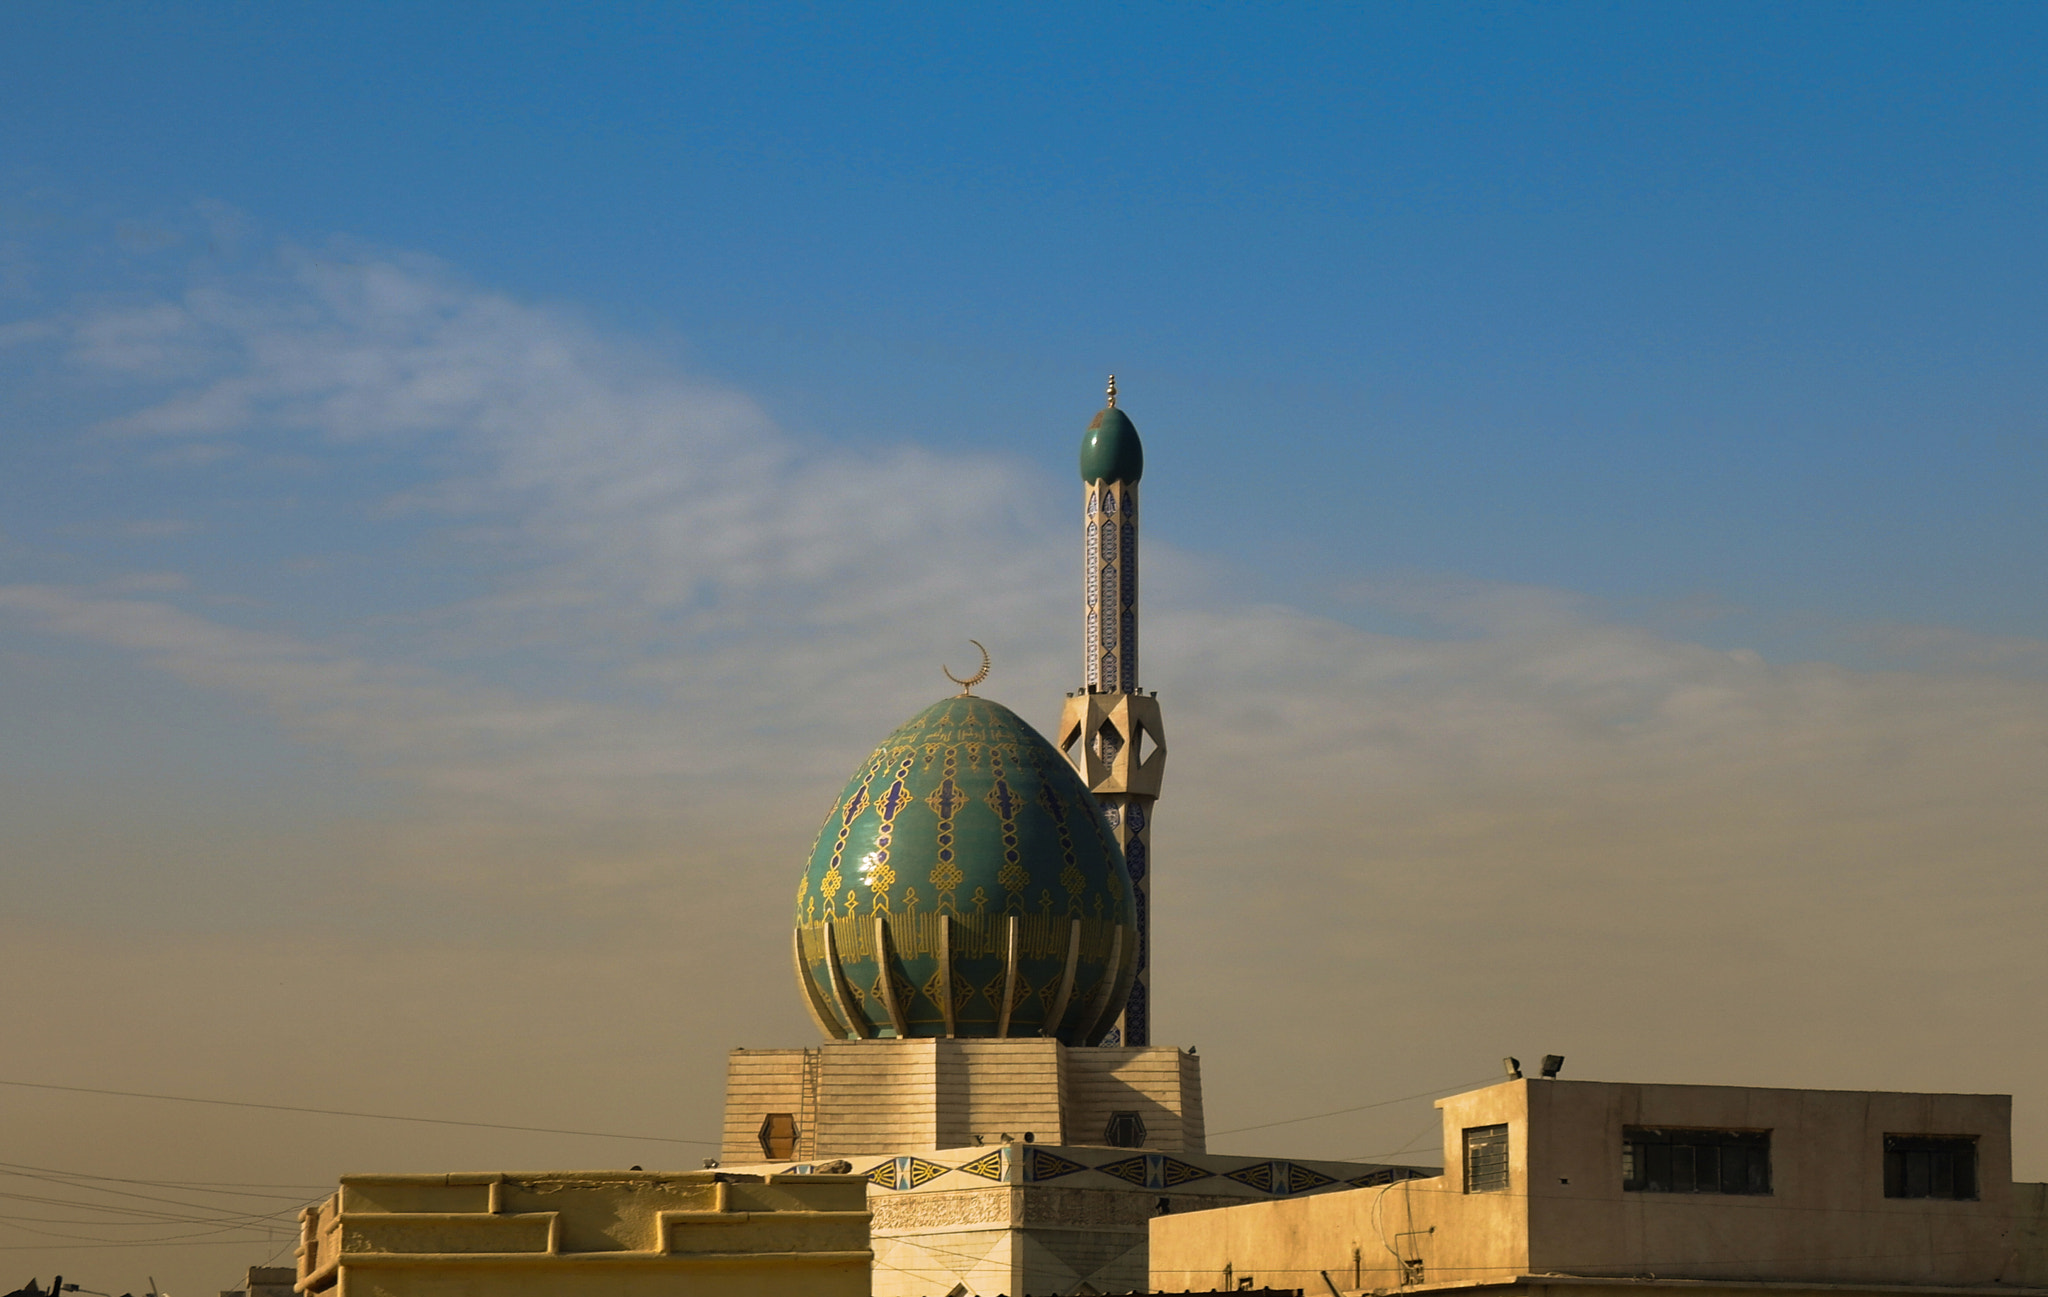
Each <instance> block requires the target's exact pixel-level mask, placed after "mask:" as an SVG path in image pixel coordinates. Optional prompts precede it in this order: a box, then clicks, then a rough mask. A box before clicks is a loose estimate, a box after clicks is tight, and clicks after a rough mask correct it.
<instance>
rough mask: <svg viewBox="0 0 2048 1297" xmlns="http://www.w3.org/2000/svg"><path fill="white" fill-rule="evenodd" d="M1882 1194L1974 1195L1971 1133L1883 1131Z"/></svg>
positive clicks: (1974, 1160)
mask: <svg viewBox="0 0 2048 1297" xmlns="http://www.w3.org/2000/svg"><path fill="white" fill-rule="evenodd" d="M1884 1196H1885V1197H1887V1198H1961V1199H1966V1200H1967V1199H1973V1198H1975V1197H1976V1196H1977V1137H1976V1136H1975V1135H1943V1136H1932V1135H1886V1136H1885V1137H1884Z"/></svg>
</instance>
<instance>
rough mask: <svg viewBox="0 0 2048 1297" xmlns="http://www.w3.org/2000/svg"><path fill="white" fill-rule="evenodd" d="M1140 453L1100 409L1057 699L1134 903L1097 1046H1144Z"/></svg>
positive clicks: (1147, 861) (1146, 954) (1147, 768)
mask: <svg viewBox="0 0 2048 1297" xmlns="http://www.w3.org/2000/svg"><path fill="white" fill-rule="evenodd" d="M1144 472H1145V448H1144V447H1143V446H1142V445H1140V444H1139V441H1138V430H1137V428H1136V427H1135V426H1133V425H1132V423H1131V420H1130V418H1129V416H1127V415H1126V414H1125V413H1124V412H1123V411H1122V410H1119V409H1117V408H1116V376H1115V375H1114V374H1112V375H1110V379H1109V404H1108V405H1107V406H1105V407H1104V408H1103V411H1102V413H1100V414H1098V415H1096V416H1095V421H1094V422H1093V423H1090V424H1089V425H1088V431H1087V434H1086V435H1085V436H1084V437H1083V438H1082V440H1081V482H1082V491H1081V524H1082V533H1081V534H1082V537H1083V540H1082V553H1083V563H1082V576H1081V601H1082V606H1081V617H1082V623H1081V624H1082V675H1081V678H1082V681H1083V686H1082V688H1081V690H1080V691H1079V692H1077V693H1071V694H1068V695H1067V703H1066V708H1065V710H1064V711H1063V712H1062V713H1061V716H1060V729H1059V747H1060V750H1061V751H1063V752H1065V753H1066V754H1067V758H1068V759H1069V760H1071V761H1072V762H1073V763H1074V768H1075V769H1076V770H1078V771H1080V773H1081V780H1082V782H1083V783H1085V784H1087V785H1088V790H1089V791H1090V792H1092V793H1094V794H1095V797H1096V800H1097V801H1099V802H1101V803H1102V808H1103V810H1104V811H1106V812H1107V813H1108V815H1109V822H1110V825H1111V826H1112V827H1113V828H1114V829H1115V830H1116V837H1117V844H1118V845H1119V846H1121V847H1122V848H1123V852H1124V863H1125V864H1126V865H1128V866H1129V868H1130V873H1131V884H1132V888H1133V890H1134V892H1135V898H1134V899H1135V900H1136V902H1137V916H1136V917H1137V928H1138V950H1137V976H1136V978H1135V980H1134V981H1133V982H1132V984H1131V996H1130V999H1129V1000H1128V1001H1127V1002H1126V1004H1125V1006H1124V1012H1123V1016H1122V1017H1121V1018H1119V1019H1118V1021H1117V1025H1116V1028H1115V1030H1113V1031H1111V1032H1110V1033H1109V1035H1108V1036H1106V1037H1105V1038H1104V1039H1103V1042H1102V1043H1103V1044H1105V1045H1149V1044H1150V1043H1151V1041H1152V1029H1151V1008H1152V804H1153V802H1154V801H1155V800H1157V799H1158V797H1159V785H1160V777H1161V776H1162V775H1163V774H1164V773H1165V770H1166V731H1165V729H1164V728H1163V727H1162V725H1161V723H1160V719H1159V702H1158V699H1157V698H1155V697H1152V696H1150V695H1147V694H1143V693H1140V692H1139V690H1138V479H1139V478H1140V477H1142V476H1143V475H1144Z"/></svg>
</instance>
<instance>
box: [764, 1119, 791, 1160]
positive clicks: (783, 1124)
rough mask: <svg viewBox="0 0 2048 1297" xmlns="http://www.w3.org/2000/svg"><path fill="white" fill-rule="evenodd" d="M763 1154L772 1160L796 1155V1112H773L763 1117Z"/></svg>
mask: <svg viewBox="0 0 2048 1297" xmlns="http://www.w3.org/2000/svg"><path fill="white" fill-rule="evenodd" d="M760 1140H761V1156H762V1157H765V1158H767V1159H768V1160H769V1161H771V1162H780V1161H782V1160H783V1159H784V1158H791V1157H795V1156H796V1114H795V1113H791V1112H771V1113H769V1114H768V1115H767V1116H765V1117H763V1118H761V1134H760Z"/></svg>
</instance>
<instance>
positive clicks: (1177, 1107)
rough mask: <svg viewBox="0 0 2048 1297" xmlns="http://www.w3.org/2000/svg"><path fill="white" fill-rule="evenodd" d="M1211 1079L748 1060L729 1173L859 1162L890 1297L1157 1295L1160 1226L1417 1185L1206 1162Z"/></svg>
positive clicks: (1090, 1060)
mask: <svg viewBox="0 0 2048 1297" xmlns="http://www.w3.org/2000/svg"><path fill="white" fill-rule="evenodd" d="M1197 1062H1198V1060H1197V1058H1196V1056H1195V1055H1194V1054H1192V1053H1188V1052H1186V1051H1182V1050H1176V1049H1170V1048H1164V1047H1158V1046H1154V1047H1152V1048H1145V1049H1135V1048H1116V1047H1109V1046H1080V1047H1073V1046H1068V1045H1064V1044H1062V1043H1060V1042H1059V1041H1058V1040H1056V1039H1052V1038H1047V1037H1023V1038H1016V1039H978V1040H965V1039H944V1038H938V1039H932V1038H924V1039H920V1038H915V1037H913V1038H910V1039H893V1040H892V1039H875V1040H863V1041H858V1042H830V1041H828V1042H826V1043H825V1044H823V1045H821V1046H819V1047H817V1048H814V1049H776V1050H735V1051H734V1052H733V1053H732V1055H731V1059H730V1064H729V1068H728V1072H727V1100H726V1115H725V1148H724V1152H723V1158H724V1166H725V1167H727V1168H732V1169H740V1170H744V1171H748V1172H761V1173H778V1172H779V1173H803V1172H806V1171H809V1170H812V1169H815V1168H816V1167H818V1166H819V1164H820V1163H819V1159H821V1158H834V1159H845V1160H844V1161H838V1162H834V1163H831V1165H838V1166H847V1167H850V1168H851V1169H853V1170H855V1171H856V1172H858V1173H860V1174H862V1175H863V1176H865V1178H866V1181H867V1184H868V1209H869V1211H870V1212H871V1213H872V1216H873V1224H872V1232H871V1246H872V1247H873V1248H874V1253H875V1279H874V1283H875V1289H874V1290H875V1292H876V1293H877V1294H879V1295H881V1297H937V1295H938V1294H943V1293H947V1292H951V1291H952V1290H953V1289H954V1287H955V1285H960V1286H962V1287H964V1289H965V1290H966V1291H967V1292H970V1293H982V1294H993V1293H1023V1292H1039V1293H1055V1292H1057V1293H1089V1292H1096V1293H1111V1292H1128V1291H1131V1290H1134V1289H1141V1288H1143V1287H1144V1286H1145V1284H1146V1249H1147V1246H1148V1242H1149V1235H1148V1234H1147V1232H1146V1229H1147V1226H1148V1225H1149V1223H1150V1222H1151V1221H1152V1219H1153V1218H1154V1217H1156V1216H1158V1215H1160V1214H1161V1213H1173V1212H1188V1211H1198V1210H1202V1209H1205V1208H1209V1207H1214V1206H1218V1205H1222V1204H1226V1203H1232V1202H1245V1201H1250V1200H1256V1199H1271V1198H1276V1197H1279V1198H1286V1197H1293V1196H1299V1195H1305V1194H1313V1193H1327V1192H1332V1191H1335V1190H1340V1189H1346V1188H1350V1187H1354V1186H1357V1185H1362V1184H1369V1183H1377V1182H1379V1181H1382V1180H1384V1179H1386V1178H1388V1177H1391V1176H1397V1175H1403V1174H1412V1173H1411V1172H1408V1171H1406V1170H1403V1169H1401V1168H1391V1167H1384V1166H1380V1165H1376V1164H1360V1163H1345V1162H1320V1161H1316V1162H1310V1161H1289V1160H1284V1159H1282V1160H1275V1159H1272V1158H1257V1157H1242V1156H1222V1155H1215V1154H1210V1153H1208V1152H1206V1151H1205V1145H1204V1137H1203V1125H1202V1092H1201V1072H1200V1070H1199V1068H1198V1067H1197V1066H1196V1064H1197ZM771 1153H780V1154H782V1155H783V1156H784V1157H785V1158H787V1159H789V1160H786V1161H784V1160H777V1161H763V1160H762V1159H764V1158H766V1157H768V1156H769V1154H771Z"/></svg>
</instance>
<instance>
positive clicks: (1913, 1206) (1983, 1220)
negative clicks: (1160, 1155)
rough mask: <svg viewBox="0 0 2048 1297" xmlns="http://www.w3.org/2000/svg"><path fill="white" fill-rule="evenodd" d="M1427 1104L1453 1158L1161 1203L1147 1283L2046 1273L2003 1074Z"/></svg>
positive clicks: (2043, 1191) (1919, 1280)
mask: <svg viewBox="0 0 2048 1297" xmlns="http://www.w3.org/2000/svg"><path fill="white" fill-rule="evenodd" d="M1437 1106H1438V1107H1439V1108H1440V1109H1441V1110H1442V1114H1443V1151H1444V1165H1445V1167H1446V1170H1445V1173H1444V1174H1443V1175H1440V1176H1434V1177H1430V1178H1426V1179H1414V1180H1403V1181H1398V1182H1394V1183H1390V1184H1388V1185H1385V1186H1382V1187H1379V1188H1372V1189H1363V1190H1356V1191H1351V1192H1345V1193H1333V1194H1326V1195H1322V1196H1318V1197H1314V1198H1310V1199H1306V1200H1302V1201H1292V1202H1271V1203H1259V1204H1251V1205H1246V1206H1239V1207H1229V1208H1224V1209H1221V1210H1218V1211H1213V1212H1208V1213H1205V1214H1204V1215H1203V1216H1202V1217H1201V1218H1200V1219H1199V1220H1189V1219H1181V1218H1177V1217H1172V1216H1168V1217H1162V1218H1160V1219H1158V1220H1155V1221H1153V1222H1152V1226H1151V1234H1152V1248H1151V1282H1152V1285H1153V1286H1154V1287H1156V1288H1159V1289H1175V1290H1179V1289H1196V1290H1229V1289H1232V1288H1235V1287H1237V1286H1239V1285H1241V1284H1244V1283H1245V1282H1246V1281H1247V1280H1250V1281H1252V1282H1254V1283H1256V1284H1260V1285H1273V1286H1277V1287H1291V1288H1303V1289H1305V1290H1308V1291H1312V1292H1336V1293H1360V1292H1390V1291H1397V1290H1416V1291H1421V1290H1433V1289H1440V1288H1472V1287H1480V1288H1488V1289H1513V1290H1517V1291H1523V1290H1527V1291H1531V1292H1533V1291H1535V1290H1538V1289H1541V1290H1545V1291H1552V1290H1561V1289H1572V1290H1574V1292H1583V1293H1590V1292H1591V1291H1592V1290H1594V1289H1596V1288H1597V1289H1601V1290H1603V1291H1611V1290H1612V1289H1613V1288H1615V1287H1616V1286H1621V1287H1631V1288H1643V1287H1667V1286H1673V1285H1677V1286H1683V1287H1686V1288H1688V1289H1694V1288H1711V1289H1722V1288H1739V1289H1741V1290H1743V1291H1750V1292H1759V1291H1765V1290H1771V1291H1777V1290H1781V1289H1782V1290H1787V1291H1791V1290H1818V1289H1829V1290H1833V1291H1848V1290H1853V1291H1859V1292H1879V1291H1906V1290H1910V1291H1915V1292H1923V1293H1929V1292H1939V1291H1951V1292H1953V1291H1964V1290H1967V1291H1978V1292H1982V1291H1988V1290H1994V1289H1995V1290H1999V1291H2016V1290H2032V1288H2033V1287H2034V1286H2036V1285H2042V1284H2048V1267H2044V1253H2043V1250H2042V1234H2043V1219H2044V1218H2043V1215H2042V1211H2043V1205H2044V1202H2048V1187H2044V1186H2040V1185H2017V1186H2016V1185H2014V1184H2013V1182H2012V1162H2011V1101H2010V1100H2009V1099H2008V1098H2007V1097H2006V1096H2003V1095H1972V1094H1888V1093H1879V1092H1860V1091H1824V1090H1775V1089H1751V1088H1746V1087H1736V1086H1693V1085H1630V1084H1614V1083H1607V1082H1596V1081H1566V1080H1540V1079H1522V1080H1514V1081H1509V1082H1505V1083H1503V1084H1500V1085H1495V1086H1489V1087H1487V1088H1485V1089H1481V1090H1475V1091H1472V1092H1470V1093H1467V1094H1461V1095H1458V1096H1455V1097H1453V1098H1449V1099H1444V1100H1440V1101H1439V1102H1438V1105H1437ZM1558 1297H1564V1294H1563V1293H1562V1292H1559V1294H1558Z"/></svg>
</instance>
